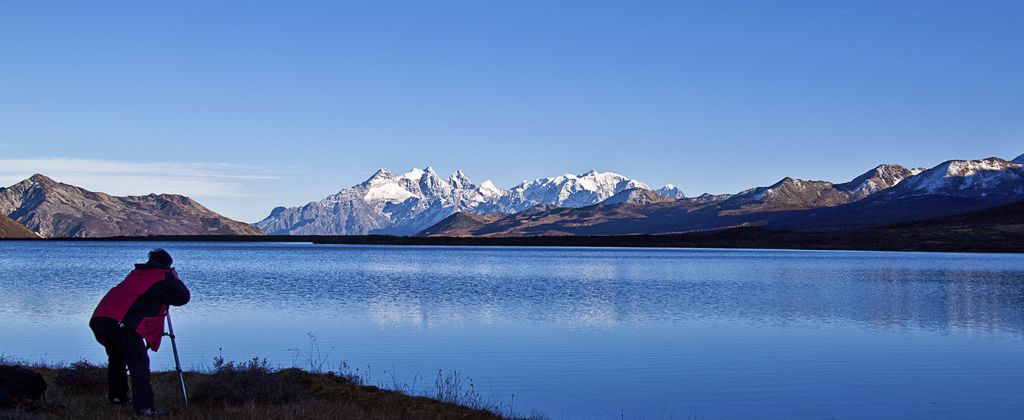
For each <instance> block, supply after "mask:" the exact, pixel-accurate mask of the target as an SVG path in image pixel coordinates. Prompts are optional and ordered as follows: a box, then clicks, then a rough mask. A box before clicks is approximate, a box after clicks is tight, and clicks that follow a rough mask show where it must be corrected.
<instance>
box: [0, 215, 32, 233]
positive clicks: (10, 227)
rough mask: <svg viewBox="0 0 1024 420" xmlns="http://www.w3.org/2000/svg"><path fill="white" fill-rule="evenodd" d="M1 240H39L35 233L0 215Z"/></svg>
mask: <svg viewBox="0 0 1024 420" xmlns="http://www.w3.org/2000/svg"><path fill="white" fill-rule="evenodd" d="M0 238H38V236H36V234H35V232H32V231H31V230H29V229H28V228H27V227H25V226H22V225H21V223H18V222H15V221H14V220H11V218H10V217H7V216H4V215H0Z"/></svg>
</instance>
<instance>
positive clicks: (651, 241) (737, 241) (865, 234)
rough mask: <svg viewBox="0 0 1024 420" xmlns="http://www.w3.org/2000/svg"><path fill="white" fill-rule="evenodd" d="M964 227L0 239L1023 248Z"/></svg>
mask: <svg viewBox="0 0 1024 420" xmlns="http://www.w3.org/2000/svg"><path fill="white" fill-rule="evenodd" d="M1001 233H1004V232H995V233H993V232H978V233H975V234H971V233H964V232H949V231H934V230H924V231H921V230H913V229H877V230H858V231H829V232H796V231H783V230H769V229H764V228H759V227H741V228H733V229H725V230H716V231H708V232H690V233H681V234H670V235H621V236H527V237H500V238H495V237H410V236H388V235H352V236H326V235H324V236H321V235H266V236H244V235H159V236H118V237H104V238H37V239H31V238H4V239H0V240H5V241H92V242H141V241H153V242H254V243H275V242H277V243H313V244H337V245H425V246H430V245H433V246H499V247H500V246H524V247H594V248H601V247H624V248H722V249H793V250H837V251H843V250H845V251H906V252H914V251H921V252H996V253H1024V235H1021V234H1019V233H1015V232H1005V233H1004V234H1001Z"/></svg>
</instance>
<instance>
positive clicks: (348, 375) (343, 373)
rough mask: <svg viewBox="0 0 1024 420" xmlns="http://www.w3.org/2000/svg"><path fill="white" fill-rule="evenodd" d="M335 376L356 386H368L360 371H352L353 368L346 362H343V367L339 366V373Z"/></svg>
mask: <svg viewBox="0 0 1024 420" xmlns="http://www.w3.org/2000/svg"><path fill="white" fill-rule="evenodd" d="M335 375H336V376H337V377H339V378H342V379H345V380H347V381H349V382H351V383H353V384H355V385H366V382H365V381H363V377H362V376H360V375H359V369H356V370H352V367H351V366H349V365H348V362H345V361H342V362H341V365H339V366H338V372H337V373H336V374H335Z"/></svg>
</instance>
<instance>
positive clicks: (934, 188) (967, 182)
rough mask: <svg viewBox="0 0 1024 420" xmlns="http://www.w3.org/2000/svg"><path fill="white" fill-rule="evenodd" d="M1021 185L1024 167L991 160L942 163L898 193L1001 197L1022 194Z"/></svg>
mask: <svg viewBox="0 0 1024 420" xmlns="http://www.w3.org/2000/svg"><path fill="white" fill-rule="evenodd" d="M1022 181H1024V166H1022V165H1021V164H1019V163H1014V162H1008V161H1005V160H1003V159H1000V158H996V157H991V158H988V159H980V160H950V161H946V162H943V163H941V164H939V165H938V166H936V167H934V168H931V169H929V170H927V171H924V172H922V173H920V174H918V175H916V176H914V177H912V178H909V179H907V180H906V181H905V182H903V183H901V184H900V185H899V186H898V190H899V191H902V192H918V193H927V194H938V195H965V194H966V195H974V194H976V193H981V192H984V194H1000V193H1011V192H1013V191H1020V190H1021V183H1022ZM1003 190H1007V191H1003Z"/></svg>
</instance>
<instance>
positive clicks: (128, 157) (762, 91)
mask: <svg viewBox="0 0 1024 420" xmlns="http://www.w3.org/2000/svg"><path fill="white" fill-rule="evenodd" d="M1021 22H1024V2H1020V1H1006V2H1002V1H984V2H971V1H893V0H889V1H877V2H875V1H820V0H814V1H769V2H765V1H756V2H755V1H750V2H737V1H703V2H692V1H681V2H654V1H645V2H628V1H610V2H605V1H584V2H571V1H554V2H552V1H501V2H499V1H465V2H388V1H374V2H365V3H362V4H356V3H350V2H314V1H303V2H276V3H268V2H252V1H244V2H242V1H238V2H232V1H213V2H211V1H197V2H187V1H176V2H104V1H97V2H59V1H53V2H14V1H3V2H0V184H4V185H9V184H11V183H13V182H14V181H16V180H18V179H20V178H24V177H25V176H27V175H30V174H31V173H34V172H42V173H44V174H48V175H51V176H53V177H55V178H57V179H58V180H61V181H65V182H69V183H73V184H77V185H81V186H83V187H87V188H90V189H95V190H100V191H107V192H111V193H115V194H140V193H147V192H173V193H182V194H188V195H192V196H194V197H196V198H197V199H199V200H200V201H201V202H203V203H204V204H207V205H208V206H209V207H211V208H212V209H214V210H216V211H219V212H221V213H223V214H225V215H227V216H229V217H234V218H237V219H240V220H244V221H250V222H251V221H256V220H258V219H261V218H262V217H264V216H265V215H266V214H267V213H269V211H270V209H271V208H273V207H274V206H277V205H289V206H291V205H298V204H303V203H306V202H308V201H312V200H317V199H320V198H322V197H324V196H326V195H327V194H330V193H333V192H335V191H337V190H339V189H341V188H343V187H347V186H350V185H353V184H356V183H358V182H361V181H363V180H364V179H365V178H366V177H368V176H369V175H370V174H372V173H373V172H374V170H376V169H377V168H379V167H388V168H391V169H392V170H394V171H396V172H400V171H405V170H407V169H409V168H411V167H423V166H427V165H430V166H433V167H434V168H435V169H437V170H438V171H439V172H442V173H445V174H447V173H450V172H453V171H455V170H457V169H462V170H463V171H465V172H466V174H467V175H468V176H469V177H470V178H472V179H473V180H474V181H477V182H480V181H483V180H484V179H492V180H493V181H494V182H495V183H496V184H497V185H499V186H502V187H510V186H512V185H513V184H516V183H518V182H519V181H522V180H524V179H533V178H539V177H545V176H552V175H557V174H561V173H565V172H573V173H582V172H584V171H586V170H588V169H591V168H593V169H597V170H601V171H615V172H618V173H622V174H624V175H627V176H630V177H633V178H636V179H639V180H642V181H644V182H647V183H648V184H651V185H661V184H664V183H674V184H676V185H678V186H679V187H680V188H681V189H682V190H683V191H684V192H686V193H688V194H690V195H696V194H699V193H702V192H713V193H725V192H736V191H738V190H742V189H746V188H749V187H753V186H757V185H765V184H769V183H771V182H774V181H776V180H778V179H780V178H782V177H784V176H793V177H798V178H804V179H825V180H831V181H846V180H849V179H851V178H853V177H854V176H856V175H858V174H860V173H862V172H864V171H866V170H867V169H869V168H870V167H873V166H874V165H876V164H879V163H886V162H892V163H900V164H904V165H908V166H933V165H935V164H938V163H940V162H941V161H944V160H947V159H953V158H983V157H988V156H1001V157H1004V158H1008V159H1009V158H1013V157H1015V156H1017V155H1019V154H1021V153H1024V77H1022V76H1021V75H1022V74H1024V25H1022V24H1021Z"/></svg>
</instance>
